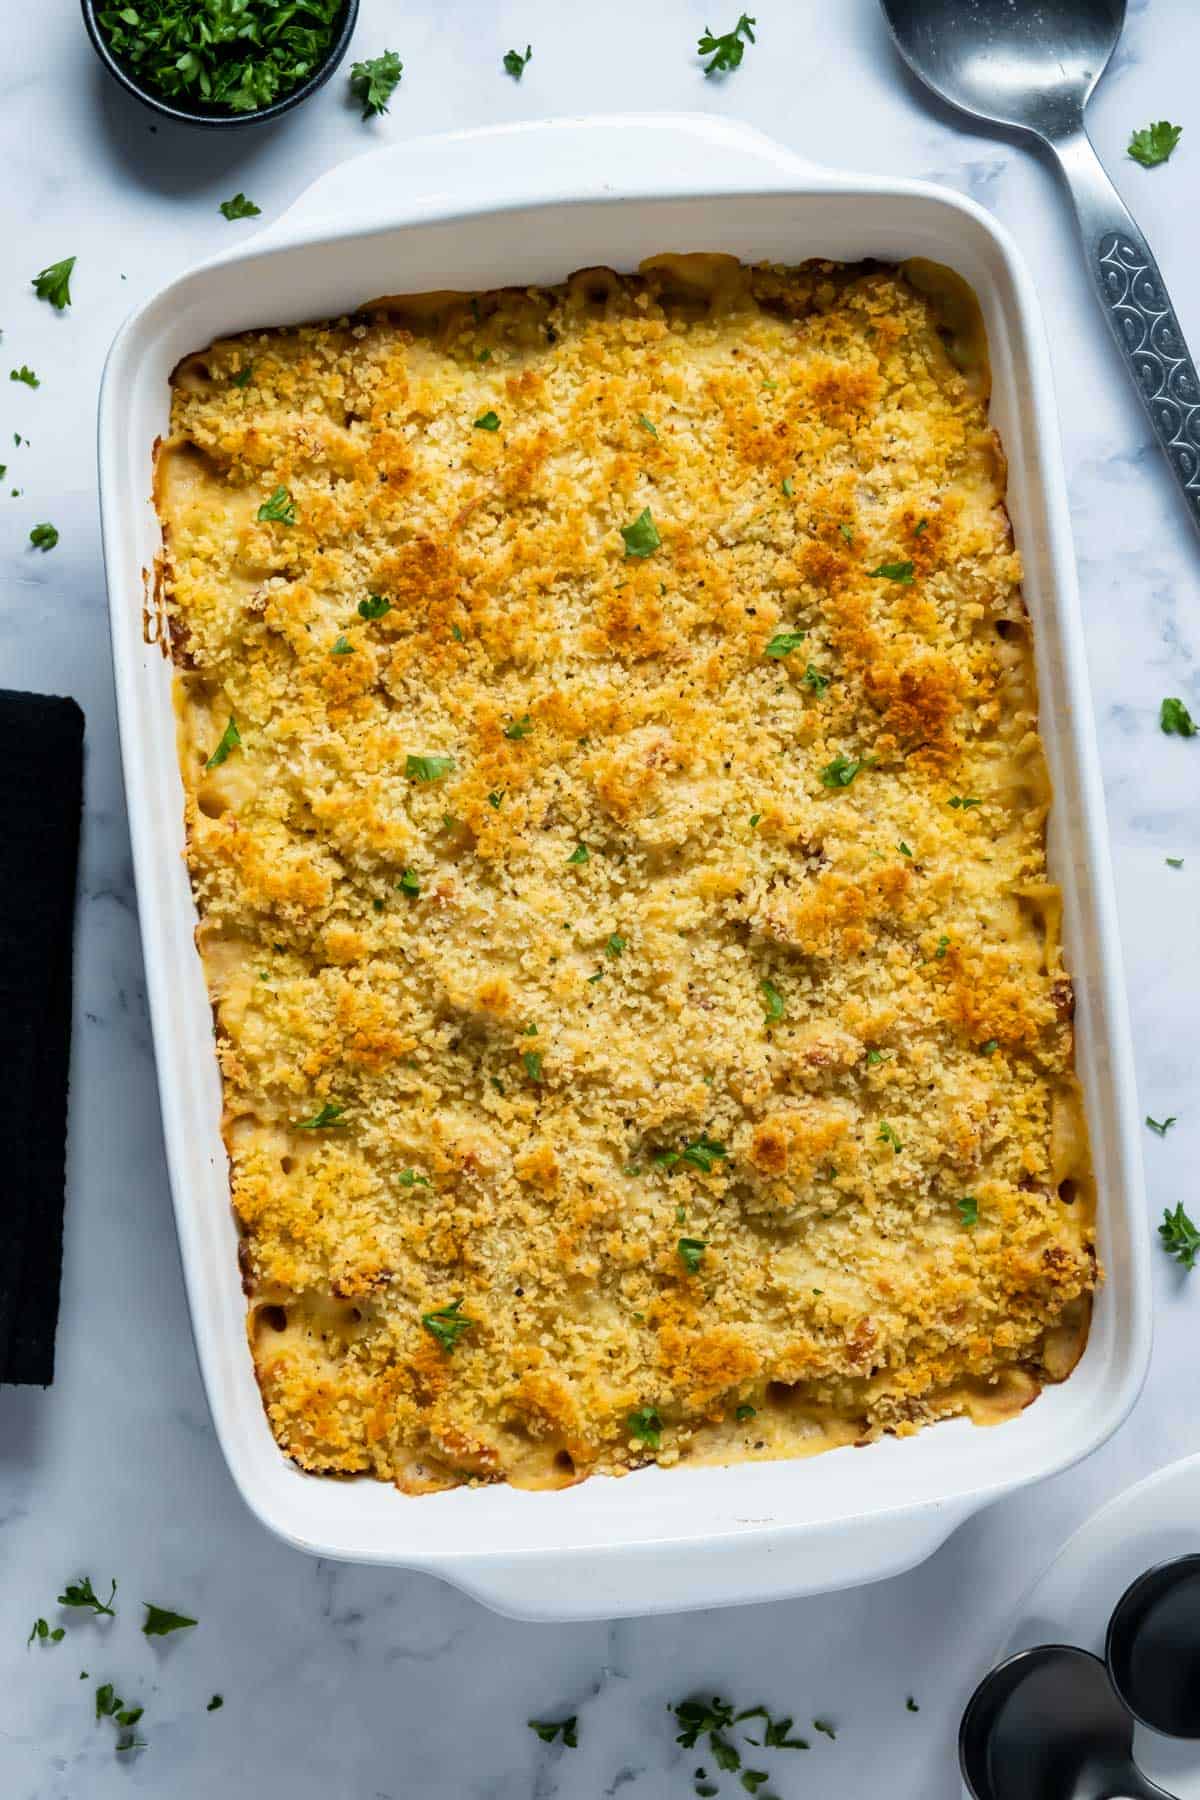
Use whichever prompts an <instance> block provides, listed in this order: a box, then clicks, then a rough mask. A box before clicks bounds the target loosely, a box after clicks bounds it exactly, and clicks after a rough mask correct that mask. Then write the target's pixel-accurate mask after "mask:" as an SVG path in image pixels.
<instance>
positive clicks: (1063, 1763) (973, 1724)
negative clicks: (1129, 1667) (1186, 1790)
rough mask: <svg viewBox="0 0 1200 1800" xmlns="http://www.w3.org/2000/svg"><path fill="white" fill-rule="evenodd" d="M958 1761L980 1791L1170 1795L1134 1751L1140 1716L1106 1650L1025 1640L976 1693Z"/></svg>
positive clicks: (1073, 1798)
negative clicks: (1115, 1677)
mask: <svg viewBox="0 0 1200 1800" xmlns="http://www.w3.org/2000/svg"><path fill="white" fill-rule="evenodd" d="M958 1755H959V1764H960V1766H961V1768H962V1773H963V1779H964V1781H965V1782H966V1784H967V1787H968V1789H969V1790H970V1792H971V1794H972V1795H973V1796H974V1800H1116V1797H1117V1796H1120V1797H1121V1800H1171V1797H1170V1795H1168V1794H1166V1793H1165V1791H1164V1790H1163V1789H1162V1788H1160V1787H1156V1786H1155V1785H1154V1783H1153V1782H1151V1781H1148V1780H1147V1779H1146V1777H1145V1776H1144V1775H1143V1774H1142V1773H1141V1771H1140V1769H1139V1768H1138V1767H1137V1765H1136V1763H1135V1762H1134V1760H1133V1720H1132V1719H1131V1718H1130V1716H1129V1714H1128V1713H1127V1712H1126V1710H1125V1708H1124V1706H1123V1705H1122V1704H1121V1701H1120V1700H1119V1699H1118V1697H1117V1695H1116V1694H1115V1693H1114V1692H1113V1688H1112V1684H1111V1682H1110V1681H1109V1679H1108V1671H1107V1669H1106V1668H1105V1666H1104V1664H1103V1663H1102V1662H1101V1661H1100V1658H1099V1657H1098V1656H1092V1655H1091V1654H1090V1653H1089V1652H1088V1651H1086V1650H1077V1649H1075V1648H1073V1647H1072V1646H1070V1645H1067V1644H1042V1645H1039V1647H1038V1648H1037V1649H1036V1650H1021V1651H1019V1652H1018V1653H1017V1655H1016V1656H1010V1657H1009V1658H1008V1660H1007V1661H1006V1662H1002V1663H1001V1664H1000V1665H999V1667H998V1668H995V1669H993V1670H992V1672H991V1674H990V1675H985V1676H984V1678H983V1680H982V1681H981V1682H980V1684H979V1686H978V1687H977V1688H976V1690H975V1692H974V1694H973V1695H972V1696H971V1699H970V1700H969V1701H968V1703H967V1710H966V1712H965V1713H964V1714H963V1720H962V1725H961V1727H960V1728H959V1734H958Z"/></svg>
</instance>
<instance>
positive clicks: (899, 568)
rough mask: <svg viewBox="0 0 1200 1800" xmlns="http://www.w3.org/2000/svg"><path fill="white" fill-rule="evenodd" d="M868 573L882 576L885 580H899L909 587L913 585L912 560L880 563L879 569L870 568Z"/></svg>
mask: <svg viewBox="0 0 1200 1800" xmlns="http://www.w3.org/2000/svg"><path fill="white" fill-rule="evenodd" d="M867 574H868V575H877V576H881V577H882V578H883V580H885V581H899V582H901V583H902V584H903V585H904V586H905V587H909V586H911V585H912V578H913V565H912V564H911V563H910V562H894V563H880V564H879V567H878V568H877V569H868V570H867Z"/></svg>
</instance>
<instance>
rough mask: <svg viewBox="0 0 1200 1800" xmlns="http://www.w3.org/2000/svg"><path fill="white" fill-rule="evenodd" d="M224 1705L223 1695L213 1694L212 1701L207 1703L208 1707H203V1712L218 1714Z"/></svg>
mask: <svg viewBox="0 0 1200 1800" xmlns="http://www.w3.org/2000/svg"><path fill="white" fill-rule="evenodd" d="M224 1704H225V1697H224V1695H223V1694H214V1695H213V1697H212V1699H211V1700H210V1701H209V1703H208V1705H207V1706H206V1707H205V1709H204V1710H205V1712H220V1710H221V1708H222V1707H223V1706H224Z"/></svg>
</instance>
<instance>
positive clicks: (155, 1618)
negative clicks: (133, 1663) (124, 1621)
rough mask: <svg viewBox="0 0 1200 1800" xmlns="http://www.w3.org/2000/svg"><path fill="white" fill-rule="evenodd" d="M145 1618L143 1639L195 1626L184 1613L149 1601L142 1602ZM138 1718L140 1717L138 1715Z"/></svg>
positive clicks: (130, 1722) (126, 1720)
mask: <svg viewBox="0 0 1200 1800" xmlns="http://www.w3.org/2000/svg"><path fill="white" fill-rule="evenodd" d="M142 1605H143V1606H144V1607H145V1608H146V1618H145V1621H144V1623H143V1625H142V1635H143V1637H166V1636H167V1633H168V1632H171V1631H183V1630H185V1629H186V1628H187V1627H188V1626H189V1625H194V1624H196V1620H195V1619H189V1618H188V1616H187V1614H186V1613H177V1612H172V1611H171V1609H170V1607H169V1606H151V1604H150V1602H149V1600H143V1601H142ZM139 1716H140V1715H139ZM135 1722H136V1721H135V1720H133V1719H122V1720H121V1723H122V1725H132V1724H134V1723H135Z"/></svg>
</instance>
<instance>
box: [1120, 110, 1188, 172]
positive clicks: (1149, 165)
mask: <svg viewBox="0 0 1200 1800" xmlns="http://www.w3.org/2000/svg"><path fill="white" fill-rule="evenodd" d="M1182 135H1183V126H1182V125H1171V124H1169V123H1168V122H1167V120H1166V119H1159V120H1158V122H1157V124H1154V125H1145V126H1143V128H1142V130H1141V131H1135V132H1134V133H1133V135H1132V137H1131V138H1130V140H1129V154H1130V156H1132V158H1133V160H1134V162H1139V163H1141V165H1142V167H1143V169H1154V168H1157V167H1158V165H1159V163H1165V162H1166V160H1167V158H1168V156H1170V154H1171V152H1172V150H1173V149H1174V148H1175V146H1176V144H1177V143H1178V142H1179V140H1180V138H1181V137H1182Z"/></svg>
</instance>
